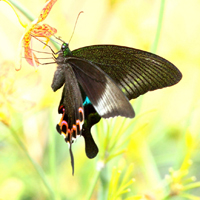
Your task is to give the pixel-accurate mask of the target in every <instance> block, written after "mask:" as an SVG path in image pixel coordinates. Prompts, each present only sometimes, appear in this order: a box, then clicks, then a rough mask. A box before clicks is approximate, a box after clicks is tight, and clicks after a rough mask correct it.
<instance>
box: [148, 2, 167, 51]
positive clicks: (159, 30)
mask: <svg viewBox="0 0 200 200" xmlns="http://www.w3.org/2000/svg"><path fill="white" fill-rule="evenodd" d="M164 8H165V0H161V4H160V12H159V17H158V25H157V30H156V35H155V39H154V42H153V45H152V47H151V52H152V53H156V51H157V48H158V42H159V39H160V34H161V28H162V23H163V16H164Z"/></svg>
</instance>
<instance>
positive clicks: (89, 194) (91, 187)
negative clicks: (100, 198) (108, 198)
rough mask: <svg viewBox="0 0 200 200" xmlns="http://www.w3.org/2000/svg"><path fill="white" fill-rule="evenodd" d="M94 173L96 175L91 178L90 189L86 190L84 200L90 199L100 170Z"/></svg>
mask: <svg viewBox="0 0 200 200" xmlns="http://www.w3.org/2000/svg"><path fill="white" fill-rule="evenodd" d="M95 172H96V174H95V175H94V176H93V177H94V178H92V180H93V183H92V184H90V185H91V186H90V188H89V190H88V193H87V195H86V198H85V200H90V199H91V197H92V194H93V192H94V189H95V186H96V184H97V181H98V180H99V176H100V173H101V170H98V171H95Z"/></svg>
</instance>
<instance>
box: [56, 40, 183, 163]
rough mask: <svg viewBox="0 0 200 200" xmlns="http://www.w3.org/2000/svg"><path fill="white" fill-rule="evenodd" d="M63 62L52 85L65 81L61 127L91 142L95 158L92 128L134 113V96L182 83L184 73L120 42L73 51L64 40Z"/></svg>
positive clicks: (71, 135)
mask: <svg viewBox="0 0 200 200" xmlns="http://www.w3.org/2000/svg"><path fill="white" fill-rule="evenodd" d="M56 63H57V65H58V67H57V70H56V72H55V74H54V78H53V83H52V88H53V90H54V91H56V90H58V89H59V88H61V87H62V86H63V85H64V89H63V93H62V98H61V101H60V105H59V109H58V112H59V113H61V114H62V118H61V120H60V123H59V124H58V125H57V130H58V132H59V133H60V134H62V135H63V136H64V137H65V141H66V142H68V143H69V144H70V154H71V158H72V159H71V160H72V167H73V166H74V164H73V155H72V152H71V144H72V142H73V139H75V138H76V137H77V135H82V136H83V137H84V139H85V143H86V154H87V156H88V157H89V158H93V157H95V156H96V154H97V153H98V148H97V146H96V144H95V142H94V140H93V138H92V135H91V127H92V126H93V125H94V124H96V123H98V122H99V120H100V119H101V117H103V118H109V117H115V116H119V115H120V116H124V117H129V118H133V117H134V116H135V113H134V110H133V108H132V106H131V104H130V103H129V100H131V99H134V98H136V97H138V96H139V95H142V94H144V93H146V92H148V91H152V90H155V89H160V88H163V87H167V86H172V85H174V84H176V83H178V82H179V81H180V80H181V78H182V74H181V73H180V71H179V70H178V69H177V68H176V67H175V66H174V65H173V64H172V63H170V62H169V61H167V60H165V59H164V58H162V57H160V56H157V55H155V54H152V53H149V52H146V51H142V50H139V49H134V48H129V47H124V46H116V45H93V46H88V47H83V48H79V49H76V50H73V51H70V50H69V48H68V44H67V43H63V44H62V46H61V50H60V51H59V52H58V57H57V58H56Z"/></svg>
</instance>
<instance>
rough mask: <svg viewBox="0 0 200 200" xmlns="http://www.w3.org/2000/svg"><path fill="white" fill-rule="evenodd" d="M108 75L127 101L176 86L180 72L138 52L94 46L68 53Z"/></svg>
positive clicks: (140, 51) (154, 56) (149, 54)
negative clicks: (153, 91) (149, 92)
mask: <svg viewBox="0 0 200 200" xmlns="http://www.w3.org/2000/svg"><path fill="white" fill-rule="evenodd" d="M72 54H73V56H75V57H79V58H82V59H86V60H89V61H90V62H91V63H93V64H95V65H96V66H98V67H99V68H101V69H102V70H103V71H104V72H105V73H106V74H107V75H109V76H110V77H111V78H112V79H113V80H114V81H115V82H116V84H117V85H118V87H119V88H120V89H121V90H122V91H123V92H124V94H125V95H126V96H127V97H128V99H129V100H130V99H134V98H136V97H138V96H139V95H142V94H144V93H146V92H148V91H152V90H156V89H160V88H163V87H167V86H172V85H174V84H176V83H178V82H179V81H180V80H181V78H182V74H181V72H180V71H179V70H178V69H177V68H176V67H175V66H174V65H173V64H172V63H170V62H169V61H167V60H166V59H164V58H162V57H160V56H157V55H155V54H152V53H149V52H146V51H142V50H139V49H134V48H129V47H123V46H115V45H94V46H88V47H83V48H79V49H76V50H74V51H72Z"/></svg>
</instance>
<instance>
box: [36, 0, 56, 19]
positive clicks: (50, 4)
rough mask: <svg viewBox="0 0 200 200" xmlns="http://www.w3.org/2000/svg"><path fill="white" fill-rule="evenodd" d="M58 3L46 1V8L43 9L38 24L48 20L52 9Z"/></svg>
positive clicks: (51, 0) (54, 0)
mask: <svg viewBox="0 0 200 200" xmlns="http://www.w3.org/2000/svg"><path fill="white" fill-rule="evenodd" d="M56 1H57V0H49V1H46V4H45V5H44V8H43V9H42V11H41V13H40V16H39V18H38V21H37V23H39V22H41V21H43V20H44V19H46V17H47V16H48V14H49V12H50V11H51V8H52V7H53V5H54V3H56Z"/></svg>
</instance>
